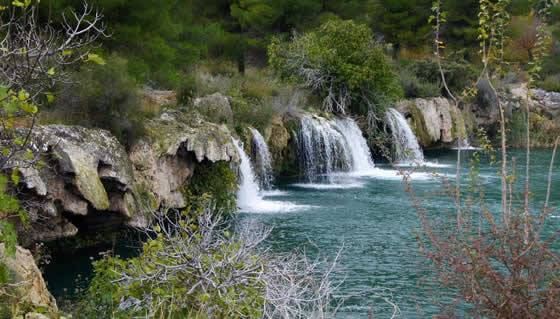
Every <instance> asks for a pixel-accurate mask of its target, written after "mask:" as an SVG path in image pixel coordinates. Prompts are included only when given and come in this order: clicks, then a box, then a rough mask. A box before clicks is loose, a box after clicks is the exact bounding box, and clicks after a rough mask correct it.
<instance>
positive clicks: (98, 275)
mask: <svg viewBox="0 0 560 319" xmlns="http://www.w3.org/2000/svg"><path fill="white" fill-rule="evenodd" d="M201 209H202V208H201ZM198 213H202V211H200V210H199V211H198ZM192 214H193V213H192V212H190V213H187V212H185V213H182V214H180V215H181V216H180V218H182V219H181V220H180V221H176V222H178V223H179V224H180V225H181V226H180V227H181V230H180V231H178V232H177V233H176V234H175V235H174V236H172V237H168V234H164V233H163V228H165V226H164V225H160V224H158V225H156V226H155V227H154V232H155V235H154V237H153V238H152V239H150V240H148V241H147V242H146V243H145V244H144V245H143V252H142V254H141V255H140V256H139V257H137V258H132V259H128V260H123V259H120V258H118V257H111V256H106V257H105V258H104V259H102V260H100V261H97V262H95V264H94V266H95V277H94V279H93V281H92V284H91V286H90V289H89V291H88V294H87V295H86V296H85V297H86V298H85V299H84V303H85V307H82V309H84V310H85V311H80V313H79V314H78V317H81V315H84V317H86V318H87V317H88V315H92V316H95V317H103V318H130V317H134V316H139V315H145V314H146V313H150V314H152V315H151V316H150V317H152V316H153V317H162V318H163V317H165V318H260V317H261V315H262V309H263V307H264V294H263V288H264V285H263V283H262V282H261V280H260V278H258V277H252V276H251V275H248V276H247V280H236V279H235V278H234V277H232V276H233V275H234V274H237V273H238V272H237V271H238V270H242V269H261V268H262V267H263V266H264V265H263V262H262V260H261V259H260V258H259V256H257V255H238V254H239V253H240V251H241V250H242V249H244V245H245V243H244V242H243V241H241V240H237V239H236V238H235V237H233V236H234V235H232V234H231V233H230V232H229V231H227V230H225V229H224V230H210V231H209V232H208V233H206V231H207V230H206V229H207V228H206V227H208V225H200V224H199V221H200V220H197V217H196V214H197V213H196V212H194V214H195V215H194V217H190V216H192ZM213 232H216V233H215V234H214V233H213ZM212 240H217V242H215V243H213V242H209V241H212ZM177 241H185V242H188V244H187V245H188V246H186V247H180V244H178V243H177ZM177 245H179V246H177ZM239 256H242V257H243V258H242V259H239ZM193 259H194V260H197V261H200V263H198V262H197V263H193V262H192V260H193ZM191 264H196V266H195V267H196V269H195V268H191V267H193V266H192V265H191ZM164 268H167V269H170V271H169V272H168V273H167V274H166V275H165V276H164V277H165V278H164V279H163V280H161V276H160V275H159V274H160V273H161V270H163V269H164ZM171 269H173V270H171ZM210 269H214V271H210ZM248 273H249V272H248ZM203 274H208V276H209V277H208V278H206V277H202V278H201V277H199V276H201V275H203ZM122 276H124V278H129V279H130V280H128V281H126V282H122V281H116V280H117V279H120V278H123V277H122ZM140 278H145V279H140ZM205 281H208V282H211V283H212V284H211V285H208V284H207V283H206V282H205ZM197 282H198V284H197ZM222 285H223V286H222ZM224 287H225V288H224ZM147 296H149V298H148V299H146V297H147ZM135 300H143V301H142V302H139V303H137V305H135V304H136V302H135ZM123 302H124V303H125V304H128V306H124V307H123V306H122V303H123ZM118 305H121V307H118ZM146 306H147V307H148V308H146Z"/></svg>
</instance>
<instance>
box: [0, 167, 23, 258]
mask: <svg viewBox="0 0 560 319" xmlns="http://www.w3.org/2000/svg"><path fill="white" fill-rule="evenodd" d="M14 179H16V178H12V180H14ZM7 186H8V178H7V177H6V176H5V175H0V242H1V243H4V245H5V249H6V253H7V255H8V256H14V254H15V252H16V245H17V232H16V230H15V227H14V224H13V222H21V223H23V224H25V223H26V222H27V214H26V212H25V211H24V210H23V209H21V207H20V204H19V200H18V199H17V198H15V197H13V196H12V195H10V194H8V193H7V191H8V190H7Z"/></svg>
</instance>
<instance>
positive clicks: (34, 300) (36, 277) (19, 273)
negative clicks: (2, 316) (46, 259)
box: [0, 243, 58, 318]
mask: <svg viewBox="0 0 560 319" xmlns="http://www.w3.org/2000/svg"><path fill="white" fill-rule="evenodd" d="M5 253H6V251H5V247H4V244H3V243H2V244H0V262H1V263H2V264H3V265H4V266H5V267H6V269H7V271H8V274H9V276H10V280H11V282H12V283H13V285H11V286H10V287H8V288H7V289H9V291H8V293H9V295H10V296H11V297H10V298H12V299H13V300H12V303H11V304H10V305H9V306H10V307H11V309H10V312H12V314H14V315H23V314H25V313H26V312H29V315H31V314H32V311H33V310H34V309H35V308H37V309H41V310H42V312H47V313H56V312H57V311H58V308H57V306H56V301H55V299H54V298H53V296H52V295H51V294H50V293H49V291H48V290H47V285H46V284H45V281H44V280H43V276H42V275H41V271H39V268H38V267H37V265H36V264H35V260H34V259H33V256H32V255H31V252H30V251H29V250H27V249H24V248H22V247H19V246H18V247H16V253H15V256H13V257H12V256H6V255H5ZM6 306H8V305H6ZM26 318H27V314H26Z"/></svg>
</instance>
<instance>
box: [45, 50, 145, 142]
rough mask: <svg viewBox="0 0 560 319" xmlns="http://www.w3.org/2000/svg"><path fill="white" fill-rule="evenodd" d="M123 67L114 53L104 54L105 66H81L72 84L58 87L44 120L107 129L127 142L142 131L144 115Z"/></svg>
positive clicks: (139, 100)
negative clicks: (58, 92) (106, 57)
mask: <svg viewBox="0 0 560 319" xmlns="http://www.w3.org/2000/svg"><path fill="white" fill-rule="evenodd" d="M126 70H127V61H126V60H125V59H123V58H121V57H119V56H117V55H111V56H110V57H108V59H107V63H106V65H88V66H84V67H82V68H81V69H80V70H79V71H78V72H76V73H75V74H74V75H73V78H74V79H75V83H72V84H70V85H69V86H67V87H64V88H62V89H61V92H60V94H59V97H58V98H57V99H56V101H55V103H54V105H53V107H52V108H51V109H50V110H49V114H46V115H45V118H46V120H47V121H62V122H64V123H69V124H77V125H83V126H86V127H98V128H103V129H107V130H109V131H111V132H112V133H113V134H114V135H115V136H116V137H117V138H118V139H119V141H121V143H123V144H124V145H130V144H131V143H132V142H133V141H134V140H135V139H136V138H138V137H139V136H141V135H142V134H143V125H142V120H143V119H144V118H145V117H146V116H147V115H148V114H144V113H143V111H142V109H141V105H142V104H141V103H142V102H141V99H140V97H139V94H138V88H137V85H136V83H135V81H134V80H133V79H132V78H131V77H130V76H129V75H128V73H127V72H126Z"/></svg>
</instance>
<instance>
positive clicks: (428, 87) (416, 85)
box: [399, 68, 441, 98]
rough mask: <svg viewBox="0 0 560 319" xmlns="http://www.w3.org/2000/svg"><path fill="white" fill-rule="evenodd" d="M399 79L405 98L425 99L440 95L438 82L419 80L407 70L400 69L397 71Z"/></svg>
mask: <svg viewBox="0 0 560 319" xmlns="http://www.w3.org/2000/svg"><path fill="white" fill-rule="evenodd" d="M399 79H400V82H401V86H402V87H403V90H404V96H405V97H406V98H425V97H433V96H440V95H441V86H440V85H439V81H438V82H436V83H432V82H429V81H426V80H421V79H419V78H418V77H417V76H416V74H414V73H413V72H412V71H411V70H409V69H406V68H404V69H401V70H400V71H399Z"/></svg>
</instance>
